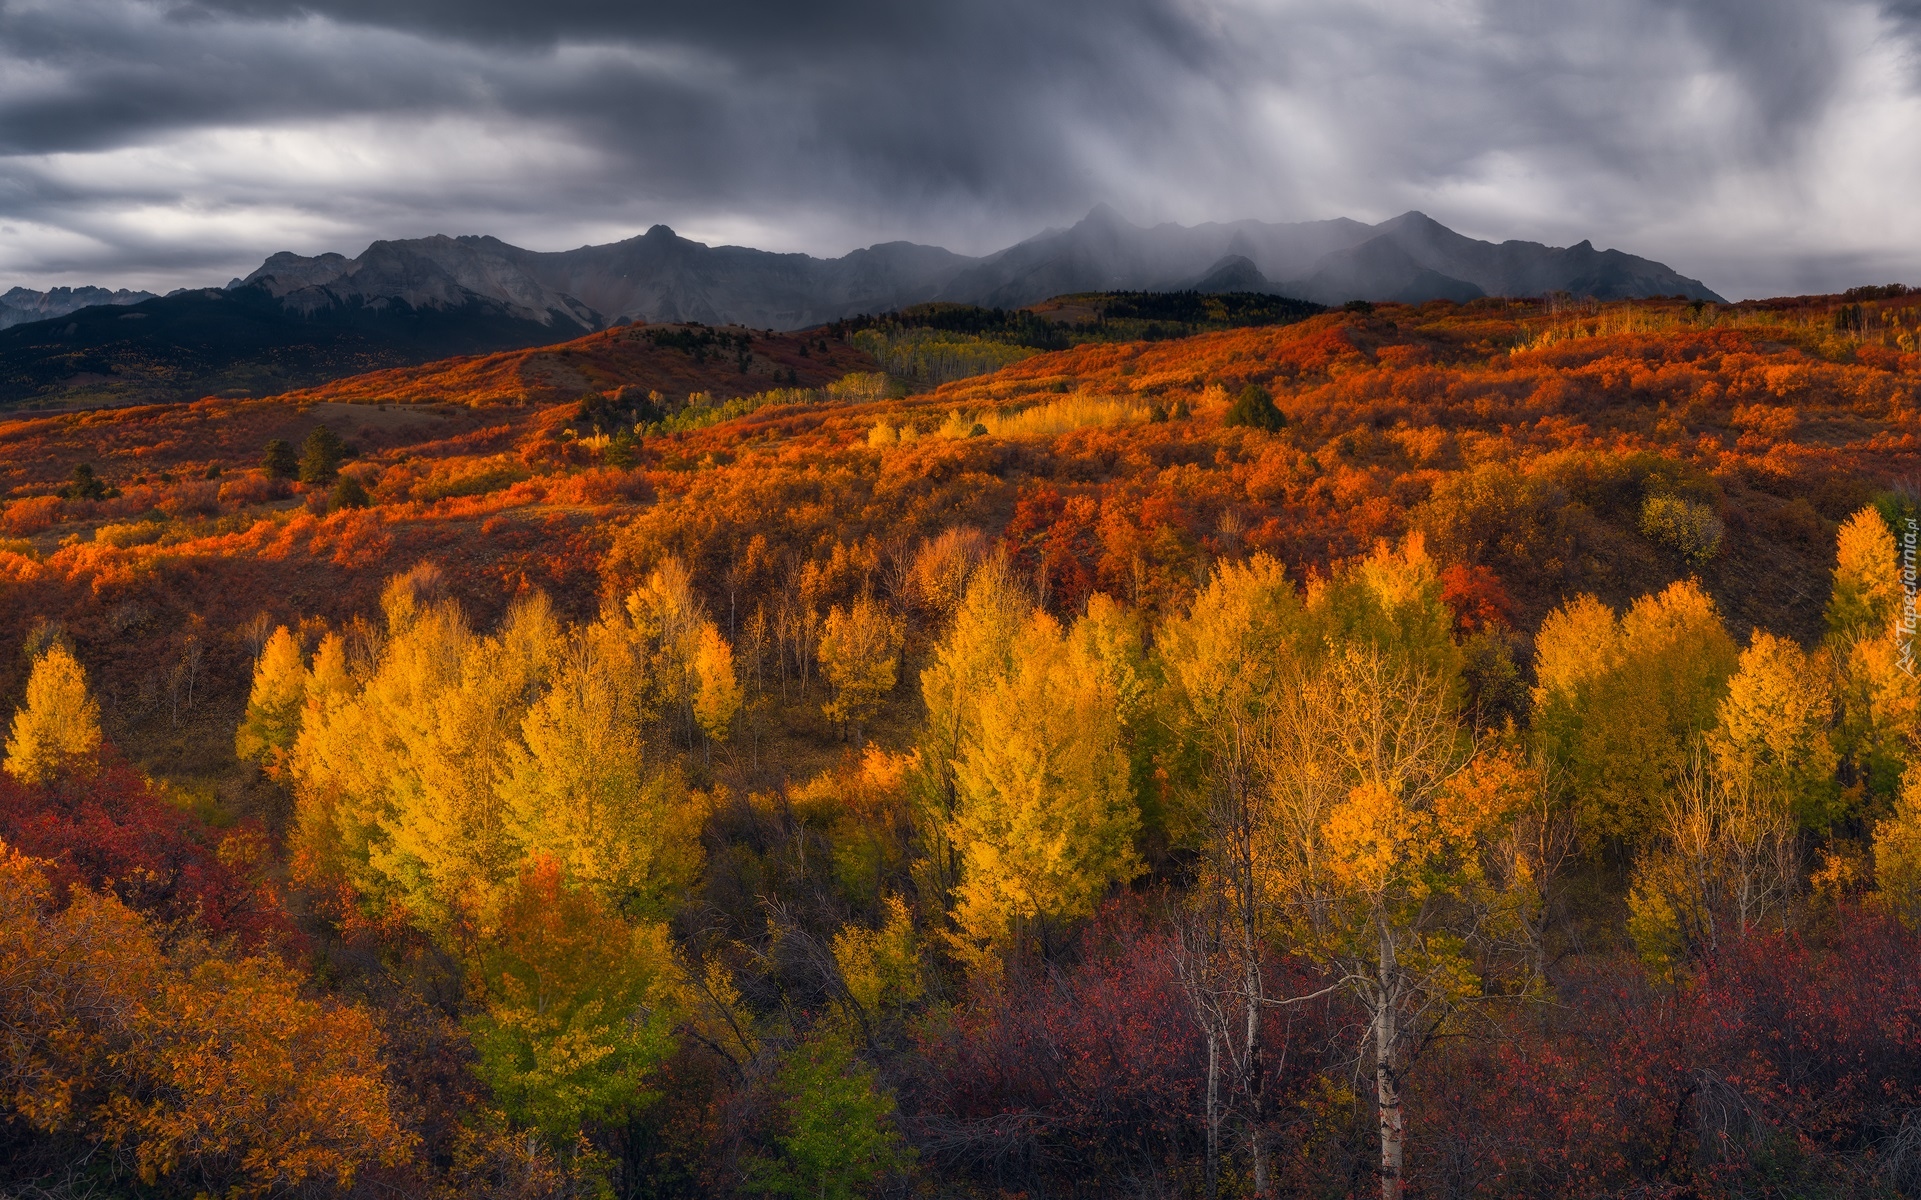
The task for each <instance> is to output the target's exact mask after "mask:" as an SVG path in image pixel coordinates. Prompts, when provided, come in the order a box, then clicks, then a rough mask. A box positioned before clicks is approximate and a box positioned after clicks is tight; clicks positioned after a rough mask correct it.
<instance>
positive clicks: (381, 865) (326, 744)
mask: <svg viewBox="0 0 1921 1200" xmlns="http://www.w3.org/2000/svg"><path fill="white" fill-rule="evenodd" d="M415 574H416V575H417V574H418V572H416V573H415ZM415 584H416V580H415V579H414V578H413V577H412V576H399V577H396V579H395V580H394V581H393V582H392V583H390V585H389V586H388V589H387V592H386V595H385V601H386V604H385V607H386V608H387V612H388V617H389V622H390V624H389V627H388V633H387V638H386V640H385V642H384V644H383V646H382V647H381V650H380V654H379V658H378V659H377V661H376V662H375V664H374V665H373V671H372V674H371V676H369V677H368V678H367V679H366V680H365V681H364V682H362V683H361V684H360V686H359V687H358V688H357V689H352V688H351V685H350V690H351V695H350V696H349V697H348V698H346V699H344V700H343V699H335V700H334V701H333V702H332V703H331V704H328V703H323V704H321V705H319V706H310V708H309V711H308V714H307V717H306V718H305V719H304V720H303V721H302V723H301V733H300V738H299V740H298V741H297V742H296V745H295V754H294V763H295V779H296V787H295V804H296V817H297V818H298V820H297V822H296V824H297V827H298V829H299V830H300V836H301V840H302V842H303V843H304V842H306V841H307V839H308V838H309V835H311V836H312V838H313V839H314V844H311V845H302V846H300V847H297V848H299V849H303V850H306V851H309V852H310V853H311V854H312V855H314V856H316V857H317V861H316V862H315V863H314V865H315V866H317V867H319V868H320V869H322V870H324V871H326V872H327V873H331V874H336V875H338V876H340V877H342V878H344V879H346V880H347V881H348V882H349V883H351V884H352V885H353V887H354V889H355V890H356V891H357V892H358V893H359V894H360V895H361V896H362V897H363V898H365V899H367V900H370V901H376V902H386V901H390V900H392V901H399V902H401V903H402V904H404V905H405V906H406V907H407V908H408V909H409V910H410V911H411V912H412V913H413V914H414V915H415V916H416V917H417V918H419V919H422V920H424V921H428V922H433V921H436V920H438V919H440V918H442V917H444V915H445V898H444V897H441V896H438V895H437V894H436V893H435V890H434V880H433V878H432V876H431V875H430V874H429V872H428V871H427V870H426V868H425V865H424V864H423V863H422V862H421V861H420V860H419V859H418V857H416V856H415V855H414V854H413V853H411V849H412V847H410V846H397V845H396V844H395V842H394V840H393V832H394V830H395V829H396V828H397V827H398V826H399V825H400V824H401V823H402V821H403V820H404V817H405V814H407V813H409V812H412V811H416V810H417V809H418V808H419V807H420V805H421V803H422V800H421V796H422V774H421V767H422V764H423V763H425V762H427V761H428V760H429V758H430V756H431V755H432V754H433V752H434V745H435V742H436V739H437V738H440V737H441V736H442V734H443V729H442V721H443V712H442V709H443V701H444V699H445V697H446V696H447V695H448V693H449V692H451V691H452V690H453V689H455V688H457V687H458V686H459V683H460V679H461V672H462V666H463V662H464V660H465V657H466V655H467V654H468V653H469V652H470V649H471V647H472V645H473V643H474V641H475V638H474V636H473V634H472V633H471V632H470V631H469V630H468V628H467V623H466V621H465V619H464V618H463V617H462V616H461V614H460V611H459V609H458V608H456V607H455V606H454V605H452V604H451V603H448V602H439V603H434V604H429V605H425V606H422V605H419V604H417V603H415V602H414V596H415ZM329 653H330V651H329V648H328V647H327V646H326V645H325V644H324V643H323V646H322V653H321V654H317V655H316V658H315V671H314V674H315V676H316V684H317V686H318V687H321V688H323V689H327V690H331V688H333V687H334V686H336V685H335V684H334V683H331V682H330V683H326V684H320V683H319V682H318V677H319V676H320V675H321V673H322V667H323V665H324V666H325V668H326V670H327V671H328V672H333V671H334V670H335V667H334V666H333V665H332V664H331V663H329V664H323V663H322V662H321V659H322V657H323V656H325V655H327V654H329ZM331 653H340V651H337V650H336V651H331ZM303 808H305V809H308V810H311V815H309V814H303V813H302V812H301V809H303Z"/></svg>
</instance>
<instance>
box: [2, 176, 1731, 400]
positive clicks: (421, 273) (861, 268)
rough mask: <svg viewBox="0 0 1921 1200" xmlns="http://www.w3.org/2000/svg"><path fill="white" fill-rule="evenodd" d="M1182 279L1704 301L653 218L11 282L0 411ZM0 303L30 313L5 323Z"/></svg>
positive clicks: (1182, 250)
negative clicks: (724, 230) (612, 226)
mask: <svg viewBox="0 0 1921 1200" xmlns="http://www.w3.org/2000/svg"><path fill="white" fill-rule="evenodd" d="M1185 290H1196V291H1205V292H1265V293H1273V294H1280V295H1286V296H1292V297H1296V298H1299V299H1305V300H1313V301H1317V302H1320V303H1329V304H1338V303H1341V302H1343V301H1347V300H1376V301H1402V302H1407V303H1420V302H1424V301H1428V300H1453V301H1467V300H1472V299H1476V298H1478V297H1481V296H1539V295H1544V294H1547V293H1551V292H1567V293H1571V294H1573V295H1578V296H1592V297H1595V298H1597V299H1603V300H1614V299H1633V298H1640V297H1647V296H1657V295H1680V296H1685V297H1688V298H1690V299H1700V300H1714V301H1719V300H1720V297H1718V296H1716V295H1715V294H1714V293H1713V292H1712V291H1709V290H1708V289H1707V287H1705V286H1704V285H1703V284H1702V283H1701V282H1700V281H1698V280H1694V279H1689V278H1686V277H1685V276H1682V275H1680V274H1678V273H1677V272H1675V271H1674V270H1672V269H1671V268H1669V267H1667V266H1665V265H1663V264H1661V263H1657V262H1653V261H1651V260H1649V259H1645V258H1639V257H1636V256H1634V255H1631V254H1626V253H1623V252H1621V251H1618V250H1596V249H1595V248H1594V247H1593V246H1592V245H1591V244H1589V243H1588V242H1585V241H1584V242H1581V243H1579V244H1577V245H1574V246H1569V247H1565V248H1557V247H1550V246H1544V245H1541V244H1539V243H1536V242H1520V241H1508V242H1502V243H1499V244H1495V243H1492V242H1485V241H1478V240H1476V239H1473V238H1469V237H1465V236H1463V235H1461V234H1458V233H1455V232H1454V231H1453V230H1451V229H1448V228H1447V227H1446V226H1444V225H1442V224H1440V223H1439V222H1437V221H1435V220H1433V219H1432V218H1430V217H1427V216H1426V215H1424V214H1422V213H1418V212H1410V213H1406V214H1403V215H1402V216H1399V217H1396V218H1394V219H1392V220H1390V221H1384V222H1382V223H1380V224H1378V225H1368V224H1364V223H1362V222H1359V221H1352V220H1347V219H1344V218H1343V219H1335V220H1329V221H1310V222H1301V223H1294V224H1269V223H1265V222H1260V221H1236V222H1231V223H1213V224H1204V225H1196V226H1182V225H1174V224H1162V225H1156V226H1153V227H1148V228H1143V227H1141V226H1137V225H1134V224H1132V223H1130V222H1128V221H1126V220H1125V219H1123V218H1122V217H1121V216H1120V215H1119V214H1118V213H1116V212H1115V211H1114V210H1113V209H1111V208H1109V207H1107V206H1105V205H1102V206H1100V207H1097V208H1095V209H1094V210H1093V211H1092V212H1090V213H1089V214H1088V215H1087V216H1086V217H1085V218H1083V219H1082V220H1081V221H1080V222H1078V223H1077V224H1075V225H1073V226H1072V227H1071V228H1068V229H1058V230H1049V231H1047V232H1045V233H1042V234H1040V235H1038V236H1036V237H1033V238H1030V239H1028V240H1026V241H1024V242H1020V243H1018V244H1016V245H1013V246H1009V247H1007V248H1006V249H1004V250H1000V251H997V252H995V253H993V254H988V255H985V256H981V257H971V256H968V255H962V254H956V253H954V252H952V251H949V250H944V249H941V248H940V247H937V246H922V245H917V244H914V243H910V242H886V243H882V244H879V245H875V246H869V247H867V248H865V249H861V250H855V251H853V252H852V253H850V254H846V255H843V256H841V257H839V258H831V259H824V258H815V257H812V256H810V255H805V254H779V253H773V252H770V251H764V250H755V249H750V248H747V247H741V246H708V245H705V244H703V243H700V242H695V241H690V240H688V239H686V238H683V237H681V236H679V235H678V234H676V233H675V232H674V231H673V230H671V229H669V228H668V227H666V226H665V225H656V226H654V227H653V228H652V229H649V230H648V231H647V232H646V233H644V234H642V235H640V236H638V237H634V238H629V239H627V240H625V241H621V242H615V243H612V244H610V245H604V246H583V247H581V248H579V249H576V250H565V251H558V252H543V251H535V250H525V249H522V248H520V247H518V246H512V245H509V244H508V243H506V242H503V241H500V240H499V239H498V238H492V237H472V236H470V237H446V236H440V235H436V236H432V237H424V238H415V239H409V240H403V241H378V242H375V243H373V244H372V245H371V246H369V247H367V249H366V250H365V251H364V252H362V253H361V254H360V255H359V256H358V257H356V258H348V257H346V256H344V255H341V254H321V255H317V256H311V257H308V256H302V255H298V254H292V253H287V252H282V253H279V254H275V255H273V256H271V257H270V258H268V259H267V260H266V261H265V262H264V263H262V264H261V266H260V268H259V269H258V270H256V271H254V272H253V273H252V274H250V275H248V276H247V277H246V278H244V279H236V280H234V281H232V282H231V283H229V284H228V285H227V286H226V287H225V288H206V289H198V290H193V291H183V292H175V293H173V294H171V295H169V296H165V297H151V296H147V295H146V294H145V293H130V292H124V291H122V292H107V291H106V290H105V289H101V288H76V289H65V288H57V289H54V290H53V291H52V292H48V293H35V292H28V291H27V290H26V289H22V288H15V289H14V290H13V291H11V292H8V293H7V294H6V295H5V296H4V297H0V404H9V403H11V404H18V403H22V402H41V403H48V402H51V403H60V404H70V403H84V402H111V401H120V402H128V401H133V400H160V399H179V398H193V397H197V396H198V395H201V394H207V393H211V392H219V391H231V392H242V391H244V392H250V393H253V394H260V393H261V392H262V391H263V390H269V391H271V390H285V389H287V388H292V387H301V386H308V385H312V384H315V383H319V382H324V381H325V380H327V379H334V378H340V377H342V376H344V375H347V374H353V373H356V372H358V371H363V370H371V369H376V368H382V367H393V366H404V365H409V364H412V363H418V362H425V361H428V360H430V359H433V358H439V357H445V356H448V355H457V354H475V353H486V352H491V351H497V350H505V349H516V348H520V347H525V346H536V345H545V344H549V343H553V342H559V341H563V340H566V339H568V338H572V337H576V336H579V335H580V334H581V333H583V332H591V331H594V330H598V329H604V328H608V327H611V326H613V325H618V324H622V323H626V322H632V321H648V322H660V321H667V322H701V323H704V324H708V325H742V326H747V327H750V328H755V329H770V330H774V329H779V330H792V329H804V328H809V327H812V326H815V325H820V324H823V323H826V322H829V321H834V320H838V319H840V318H843V317H848V316H853V315H856V314H860V313H880V312H887V311H891V310H894V309H898V308H904V307H906V306H908V305H912V304H918V303H923V302H928V301H946V302H953V303H962V304H976V305H982V306H986V307H997V308H1017V307H1022V306H1025V305H1029V304H1034V303H1037V302H1039V301H1041V300H1045V299H1048V298H1049V297H1052V296H1057V295H1063V294H1068V293H1075V292H1096V291H1185ZM16 297H17V298H18V299H17V300H16ZM13 312H20V313H31V314H39V316H40V319H26V320H24V321H9V320H7V319H6V317H7V314H9V313H13ZM8 325H12V327H11V328H7V326H8Z"/></svg>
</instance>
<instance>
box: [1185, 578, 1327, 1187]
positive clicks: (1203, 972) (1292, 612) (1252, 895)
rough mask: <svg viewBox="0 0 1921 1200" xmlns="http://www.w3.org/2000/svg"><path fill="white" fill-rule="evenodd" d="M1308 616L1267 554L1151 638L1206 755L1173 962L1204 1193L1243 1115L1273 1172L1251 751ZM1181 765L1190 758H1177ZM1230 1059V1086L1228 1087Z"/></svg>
mask: <svg viewBox="0 0 1921 1200" xmlns="http://www.w3.org/2000/svg"><path fill="white" fill-rule="evenodd" d="M1305 624H1306V616H1305V613H1304V611H1303V608H1302V605H1301V601H1300V597H1299V596H1298V595H1297V594H1296V592H1295V590H1294V587H1293V585H1292V584H1291V583H1290V582H1289V581H1288V579H1287V575H1286V572H1285V571H1284V570H1283V569H1282V567H1281V564H1280V563H1278V562H1276V561H1275V560H1274V559H1273V558H1271V557H1269V556H1267V555H1264V554H1262V555H1256V556H1255V557H1254V558H1252V559H1250V560H1249V561H1247V562H1245V563H1229V564H1226V565H1224V566H1223V567H1221V569H1220V570H1219V571H1217V572H1216V573H1215V575H1214V577H1213V578H1212V579H1211V580H1209V581H1208V584H1207V586H1206V587H1204V588H1202V589H1201V590H1200V592H1199V593H1198V594H1196V595H1195V597H1194V599H1193V602H1192V603H1191V604H1190V605H1189V607H1188V611H1187V612H1186V613H1184V614H1181V615H1178V616H1175V617H1173V618H1170V619H1169V620H1168V621H1167V622H1166V623H1165V624H1164V625H1162V627H1161V629H1160V634H1159V637H1158V638H1157V639H1156V654H1157V657H1158V658H1159V661H1160V668H1161V675H1162V676H1163V677H1164V679H1165V680H1166V684H1167V692H1168V700H1167V703H1166V706H1165V710H1166V715H1167V719H1168V721H1169V723H1170V724H1171V725H1172V726H1173V727H1174V728H1175V730H1176V737H1177V738H1178V740H1179V744H1180V745H1181V746H1183V747H1187V748H1191V749H1192V751H1193V753H1194V756H1195V757H1196V758H1197V759H1198V762H1199V775H1198V777H1197V778H1192V779H1182V780H1181V782H1183V783H1185V784H1187V786H1188V788H1189V789H1191V790H1192V792H1193V793H1194V794H1193V795H1192V796H1191V797H1190V798H1188V800H1187V807H1188V808H1189V809H1190V810H1191V813H1190V814H1188V815H1189V819H1190V821H1191V822H1192V824H1194V825H1195V826H1196V827H1198V830H1199V832H1200V835H1201V836H1200V848H1201V851H1202V854H1201V858H1200V864H1201V868H1202V869H1201V872H1200V878H1199V880H1198V884H1199V886H1197V887H1196V888H1195V889H1194V891H1193V893H1192V895H1191V901H1192V903H1191V906H1190V909H1191V911H1190V912H1188V913H1187V914H1184V919H1183V920H1182V922H1181V925H1180V933H1181V938H1180V953H1179V956H1178V959H1177V966H1178V967H1179V970H1180V975H1181V981H1182V984H1183V989H1184V991H1185V993H1186V995H1187V997H1188V1000H1189V1003H1190V1005H1191V1007H1192V1009H1193V1013H1194V1016H1195V1017H1196V1018H1197V1019H1198V1023H1199V1024H1200V1026H1201V1029H1202V1032H1203V1035H1204V1037H1205V1038H1206V1041H1207V1049H1208V1057H1207V1061H1208V1086H1207V1092H1206V1095H1207V1112H1206V1120H1207V1142H1208V1153H1207V1164H1206V1166H1207V1173H1208V1180H1209V1187H1208V1191H1209V1194H1210V1195H1211V1194H1213V1193H1214V1192H1216V1191H1217V1190H1218V1186H1217V1185H1218V1175H1219V1161H1220V1153H1221V1145H1220V1143H1221V1126H1222V1123H1223V1120H1224V1119H1225V1114H1226V1113H1227V1112H1229V1111H1232V1112H1234V1113H1236V1114H1238V1115H1239V1116H1240V1118H1241V1125H1242V1136H1243V1138H1244V1140H1245V1142H1246V1143H1247V1146H1248V1158H1249V1161H1250V1162H1251V1163H1252V1165H1253V1169H1254V1178H1255V1180H1256V1188H1257V1190H1258V1189H1262V1188H1264V1187H1265V1185H1266V1182H1267V1173H1268V1155H1267V1148H1266V1143H1265V1141H1264V1135H1265V1132H1266V1130H1265V1124H1264V1116H1265V1111H1266V1107H1267V1105H1266V1099H1267V1098H1266V1096H1265V1094H1264V1092H1265V1089H1264V1086H1263V1085H1264V1083H1265V1080H1266V1072H1265V1071H1264V1070H1263V1064H1262V1057H1261V1051H1262V1045H1263V1040H1264V1039H1263V1036H1262V1026H1263V1025H1264V1023H1265V1021H1266V1019H1267V1016H1268V1010H1269V1009H1270V1007H1271V1005H1270V1003H1269V997H1268V995H1267V989H1266V984H1265V981H1264V979H1263V976H1262V970H1261V967H1262V960H1263V958H1264V956H1265V955H1266V952H1267V948H1268V946H1269V945H1270V944H1271V942H1272V940H1273V938H1274V937H1275V935H1276V932H1277V931H1276V930H1275V928H1274V917H1275V914H1274V912H1273V908H1272V906H1271V905H1270V904H1268V903H1267V902H1266V897H1265V894H1264V890H1263V884H1262V875H1263V870H1264V865H1263V856H1264V854H1265V853H1266V848H1265V844H1264V843H1265V838H1266V831H1267V828H1268V825H1267V817H1268V814H1267V812H1266V809H1265V805H1264V804H1263V802H1262V799H1261V795H1262V793H1261V790H1260V786H1259V782H1258V780H1257V778H1256V756H1255V751H1256V748H1257V747H1258V746H1259V745H1260V744H1261V742H1262V738H1263V731H1264V728H1265V723H1266V721H1267V719H1268V716H1269V714H1271V713H1273V712H1275V711H1277V709H1278V706H1279V704H1280V702H1281V700H1282V697H1283V696H1284V695H1285V693H1286V691H1287V689H1288V688H1290V687H1291V686H1292V685H1293V684H1294V682H1295V681H1296V680H1297V679H1298V678H1299V677H1300V674H1301V666H1302V664H1301V661H1300V658H1301V655H1302V652H1303V647H1302V641H1303V638H1304V636H1305ZM1170 757H1171V759H1172V761H1173V762H1174V763H1176V764H1178V763H1180V762H1181V761H1182V760H1183V759H1184V758H1185V757H1186V756H1185V755H1181V754H1175V755H1172V756H1170ZM1223 1065H1225V1071H1226V1074H1227V1076H1228V1084H1229V1093H1230V1095H1229V1096H1228V1097H1227V1098H1226V1101H1225V1103H1224V1102H1223V1098H1222V1096H1221V1094H1220V1092H1221V1088H1220V1076H1221V1075H1222V1073H1223Z"/></svg>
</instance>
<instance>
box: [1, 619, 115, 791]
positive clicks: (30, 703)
mask: <svg viewBox="0 0 1921 1200" xmlns="http://www.w3.org/2000/svg"><path fill="white" fill-rule="evenodd" d="M99 754H100V706H99V704H97V703H95V702H94V699H93V696H92V695H91V694H89V693H88V691H87V672H86V670H85V669H84V668H82V667H81V665H80V662H79V660H78V659H76V658H74V656H73V653H72V651H70V650H68V649H67V648H66V646H65V645H63V644H61V643H59V642H55V643H53V644H52V645H51V646H49V647H48V648H47V649H46V651H45V652H43V653H42V654H41V655H40V657H39V658H38V659H37V660H36V661H35V662H34V664H33V671H32V673H31V674H30V675H28V677H27V695H26V703H25V704H23V705H22V706H21V707H20V709H19V711H17V712H15V713H14V715H13V726H12V731H11V732H10V733H9V735H8V737H7V759H6V764H5V765H6V770H7V774H9V775H11V776H13V777H14V778H15V779H18V780H19V781H20V782H21V783H24V784H28V785H35V786H37V785H40V784H45V783H50V782H52V781H53V780H55V779H59V778H61V777H63V776H69V775H81V776H85V775H91V774H93V773H94V772H95V770H97V769H98V766H99Z"/></svg>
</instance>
